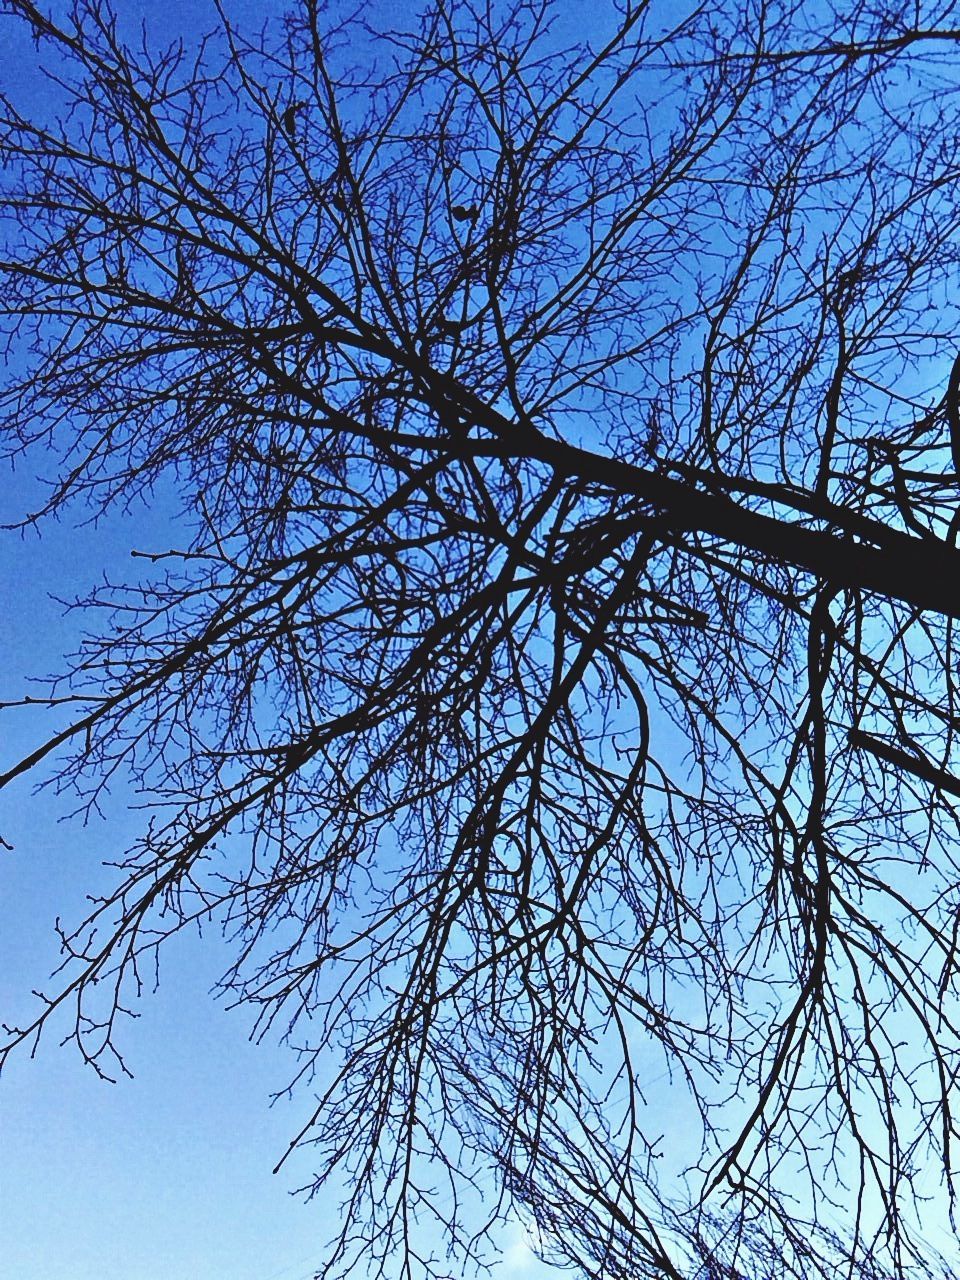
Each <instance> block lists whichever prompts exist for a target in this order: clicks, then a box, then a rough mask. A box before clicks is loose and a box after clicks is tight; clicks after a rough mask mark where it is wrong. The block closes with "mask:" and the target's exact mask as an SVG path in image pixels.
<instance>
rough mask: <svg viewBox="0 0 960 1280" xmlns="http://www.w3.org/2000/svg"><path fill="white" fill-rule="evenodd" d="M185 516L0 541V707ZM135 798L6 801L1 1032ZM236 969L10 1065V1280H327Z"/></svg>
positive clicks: (129, 4)
mask: <svg viewBox="0 0 960 1280" xmlns="http://www.w3.org/2000/svg"><path fill="white" fill-rule="evenodd" d="M118 7H119V9H120V12H121V16H122V19H123V23H124V25H125V26H126V27H128V28H132V27H133V26H134V25H135V24H136V23H137V22H138V21H139V20H140V19H141V18H142V19H144V20H145V21H146V24H147V30H148V35H149V34H153V35H155V37H156V38H157V39H158V40H162V41H164V42H168V41H170V40H172V39H174V38H175V37H176V36H177V35H183V37H184V39H185V40H186V41H187V42H188V43H189V42H191V41H194V40H195V39H196V36H197V34H198V32H199V31H201V30H204V29H206V28H208V27H209V26H211V25H212V24H213V20H214V12H213V6H212V4H209V3H207V2H206V0H201V2H200V3H197V2H196V0H193V2H192V3H188V2H186V0H163V2H162V3H161V2H160V0H145V2H144V0H120V2H119V5H118ZM227 7H228V9H229V13H230V16H231V18H232V20H233V21H234V22H235V23H236V24H237V25H238V26H242V25H244V24H249V25H251V26H254V27H259V26H260V25H261V23H262V22H263V20H264V18H265V17H266V16H267V15H268V14H270V13H276V12H278V11H279V10H280V9H281V8H282V5H280V4H278V3H277V2H276V0H262V2H260V3H250V2H248V0H228V6H227ZM404 7H405V6H403V5H399V4H393V3H388V2H386V0H372V2H371V3H370V4H369V6H368V12H371V13H373V12H375V13H376V14H377V15H378V16H381V17H382V20H383V23H384V25H387V24H389V22H390V21H391V19H392V17H399V16H400V14H401V13H402V11H403V9H404ZM589 11H590V6H589V5H587V4H580V3H577V4H572V3H571V4H570V6H569V9H565V11H564V12H565V14H566V16H567V17H568V18H569V17H570V16H571V15H575V16H576V18H577V20H578V21H580V22H584V21H586V20H588V19H587V18H586V15H587V14H588V13H589ZM0 85H2V86H4V87H8V88H12V89H13V90H14V94H15V96H16V97H18V98H19V100H20V101H30V100H31V98H32V99H33V100H34V101H37V99H38V97H39V95H41V94H42V93H44V86H43V83H42V80H41V79H40V78H39V77H38V75H37V70H36V54H35V50H34V47H33V44H32V42H31V41H30V40H29V39H28V38H25V37H24V35H23V33H22V31H21V30H20V28H19V27H18V26H17V25H16V24H13V23H11V21H10V20H9V19H8V18H0ZM34 470H35V468H30V467H28V468H23V469H21V470H18V471H17V472H15V473H10V472H2V471H0V525H2V524H4V523H8V522H10V521H12V520H16V519H18V518H19V517H20V516H21V515H22V514H23V512H24V510H27V509H29V508H30V506H31V497H32V495H33V493H34V492H35V487H34V482H33V479H32V476H33V471H34ZM171 510H172V503H170V502H169V501H167V502H165V501H164V499H163V495H160V496H159V497H158V499H157V501H156V502H155V503H154V504H153V505H152V506H151V508H150V509H149V510H145V509H141V510H137V511H134V512H132V513H131V515H130V517H129V518H128V519H125V520H124V519H120V518H118V517H117V518H111V520H110V521H109V522H107V523H105V524H103V525H102V526H100V527H99V528H95V527H91V526H86V527H76V526H74V525H71V524H68V523H63V524H60V525H48V526H46V528H45V531H44V533H43V536H42V537H39V536H38V535H37V534H36V533H34V532H31V533H29V534H28V535H26V536H24V537H21V536H20V535H19V534H18V533H15V532H2V531H0V653H2V655H3V662H2V664H0V700H3V699H5V698H15V697H19V696H22V694H23V692H24V681H25V679H26V677H28V676H29V675H43V674H46V673H48V672H51V671H53V670H55V669H56V668H57V667H58V665H59V662H60V658H61V655H62V654H63V653H64V652H65V651H68V650H69V649H70V648H71V647H72V645H73V643H74V642H75V640H76V637H77V625H78V619H75V618H73V617H67V618H64V616H63V610H62V607H61V605H60V604H58V603H57V602H56V601H55V600H54V599H53V598H52V597H54V596H57V597H61V598H69V597H71V596H73V595H76V594H79V593H82V592H83V591H84V590H85V589H87V588H88V587H89V586H90V585H91V584H93V583H95V582H96V581H97V580H98V579H100V578H102V577H103V576H104V575H106V576H108V577H111V578H113V579H114V580H117V579H120V578H122V577H124V576H127V575H129V572H130V558H129V556H130V550H131V548H134V547H136V548H141V549H146V550H158V549H162V548H164V547H166V546H169V545H171V544H172V543H173V542H175V541H177V539H176V537H175V536H171V533H172V531H171V529H170V520H171V516H170V512H171ZM82 518H83V513H82V512H80V511H78V512H77V519H78V520H79V519H82ZM52 727H54V726H53V724H52V723H51V728H52ZM42 736H43V724H42V722H41V721H40V720H39V718H38V717H37V716H34V715H29V716H28V715H26V714H24V713H23V712H17V713H14V714H7V715H5V716H4V717H3V718H2V719H0V770H2V769H3V768H5V767H7V766H8V765H9V763H10V762H11V761H13V760H15V759H17V758H19V757H20V756H22V755H23V754H24V753H25V752H27V751H28V750H30V749H31V748H32V747H34V746H36V745H37V742H38V741H39V740H41V738H42ZM131 798H132V797H130V796H129V795H126V794H123V793H122V792H121V791H119V790H118V791H117V792H116V793H115V794H114V795H113V796H112V798H111V800H110V802H109V804H108V807H107V809H106V813H105V817H104V819H103V820H102V821H94V822H91V823H90V824H89V825H87V826H85V827H84V826H81V825H80V824H78V823H76V822H73V823H69V824H67V823H65V822H63V821H60V819H62V818H63V817H64V815H65V814H66V813H67V811H68V809H69V803H68V801H67V799H66V798H58V797H57V796H55V795H54V794H52V793H51V792H49V791H45V792H42V793H41V794H39V795H37V794H34V791H33V781H32V780H31V781H30V782H29V783H28V784H23V783H21V784H18V785H15V786H13V787H11V788H10V789H9V791H5V792H3V793H0V835H2V836H3V837H5V839H7V840H8V841H10V842H11V843H12V844H13V845H14V846H15V848H14V851H13V852H12V853H6V852H3V851H0V1016H3V1017H4V1018H6V1019H7V1020H10V1021H16V1020H17V1019H18V1018H19V1019H21V1020H22V1019H23V1018H25V1017H26V1016H27V1015H28V1014H29V1012H30V1009H31V1000H30V998H29V992H30V988H31V987H32V986H35V985H38V984H40V985H42V983H43V980H44V979H45V977H46V976H47V975H48V974H49V973H50V971H51V969H52V968H53V967H54V966H55V965H56V963H57V940H56V935H55V932H54V927H53V926H54V920H55V917H56V916H57V914H58V913H62V914H63V916H64V918H65V919H66V920H68V921H75V920H76V919H78V918H80V916H81V915H82V914H83V906H84V897H85V895H86V894H89V893H91V892H95V891H96V888H97V886H98V884H105V883H107V882H108V881H109V880H110V876H109V873H105V872H104V871H103V870H102V868H101V867H100V863H101V861H102V860H103V859H104V858H109V857H110V856H111V853H112V852H113V851H120V850H122V849H124V848H125V847H126V845H127V843H128V841H129V839H130V837H131V835H132V833H133V832H135V831H137V830H139V827H140V815H138V814H136V813H134V814H130V813H129V812H128V811H127V805H128V803H129V801H130V800H131ZM227 956H228V952H227V949H226V948H225V947H224V946H222V945H219V944H218V938H217V935H216V933H215V932H212V933H211V934H210V935H208V936H205V937H204V939H202V940H201V939H198V938H197V937H196V936H195V935H190V936H183V937H181V938H179V939H177V940H175V941H174V942H173V943H172V945H169V946H167V948H166V949H165V957H164V960H163V965H162V969H161V975H160V976H161V982H160V986H159V990H158V991H157V992H156V993H155V994H151V993H147V995H146V997H145V999H144V1000H143V1001H142V1002H141V1004H140V1005H139V1006H138V1010H137V1012H138V1013H139V1015H140V1016H139V1017H138V1019H137V1020H136V1021H132V1022H129V1023H128V1024H127V1026H126V1027H125V1028H124V1029H123V1031H122V1033H121V1036H120V1039H121V1043H122V1045H123V1048H124V1051H125V1060H126V1063H127V1065H128V1067H129V1069H130V1070H131V1071H132V1072H133V1079H127V1078H121V1079H120V1081H119V1082H118V1083H117V1084H115V1085H111V1084H108V1083H105V1082H103V1081H101V1080H99V1079H98V1078H97V1076H96V1075H95V1073H94V1072H93V1071H92V1070H90V1069H86V1068H84V1067H83V1064H82V1062H81V1060H80V1058H79V1055H78V1054H77V1052H76V1050H75V1048H73V1047H72V1046H69V1045H68V1046H66V1047H64V1048H60V1047H59V1046H58V1043H57V1039H58V1038H57V1036H56V1035H53V1034H49V1033H48V1034H47V1035H46V1036H45V1038H44V1040H43V1041H42V1042H41V1044H40V1046H39V1049H38V1052H37V1055H36V1057H35V1059H34V1060H32V1061H31V1060H30V1059H29V1055H28V1053H27V1052H21V1053H20V1054H19V1055H17V1056H16V1057H15V1058H14V1059H13V1060H12V1061H11V1063H10V1065H9V1067H8V1068H7V1069H6V1070H5V1072H4V1077H3V1085H2V1089H0V1280H7V1278H8V1277H9V1280H54V1277H56V1280H307V1278H308V1277H312V1276H313V1275H314V1272H315V1270H316V1267H317V1266H319V1264H320V1260H321V1258H322V1256H323V1253H324V1246H325V1243H326V1242H327V1241H328V1239H329V1238H330V1237H331V1236H332V1235H333V1234H334V1233H335V1231H336V1229H337V1226H338V1220H337V1202H338V1196H337V1192H336V1188H331V1189H330V1190H329V1192H327V1193H325V1194H324V1195H323V1196H322V1197H318V1198H317V1199H315V1200H314V1201H313V1202H311V1203H310V1204H309V1205H304V1203H303V1200H302V1198H298V1197H296V1196H295V1195H291V1192H292V1191H293V1190H294V1189H295V1188H296V1187H297V1186H298V1185H300V1184H301V1183H303V1182H306V1181H307V1180H308V1179H309V1177H310V1175H311V1173H312V1165H311V1161H310V1153H309V1151H306V1152H301V1153H298V1154H297V1155H296V1156H295V1157H293V1158H292V1159H291V1161H290V1162H289V1163H288V1164H287V1165H286V1166H285V1167H284V1169H283V1170H282V1171H281V1172H280V1173H279V1174H277V1175H276V1176H274V1175H273V1174H272V1173H271V1170H272V1168H273V1166H274V1165H275V1164H276V1162H277V1160H278V1159H279V1158H280V1157H281V1156H282V1155H283V1153H284V1152H285V1150H286V1147H287V1143H288V1141H289V1139H290V1137H291V1136H292V1135H293V1134H295V1133H296V1132H298V1131H299V1129H300V1128H301V1126H302V1123H303V1121H304V1119H305V1118H306V1116H308V1115H309V1114H310V1112H311V1111H312V1109H313V1107H312V1097H311V1095H310V1093H309V1091H301V1092H300V1093H299V1094H297V1095H295V1097H294V1099H293V1100H292V1101H291V1100H287V1099H282V1100H281V1101H280V1102H279V1103H277V1105H276V1106H274V1107H270V1105H269V1101H270V1096H271V1094H272V1093H273V1092H275V1091H276V1090H278V1089H282V1087H283V1085H284V1084H285V1083H286V1081H287V1079H288V1078H289V1076H290V1075H292V1074H293V1072H294V1070H295V1061H294V1059H293V1057H292V1056H291V1054H290V1053H289V1051H287V1050H285V1049H283V1048H281V1047H278V1046H276V1045H275V1044H272V1043H266V1044H263V1045H259V1046H257V1045H251V1044H250V1043H249V1041H248V1030H249V1022H250V1016H249V1014H247V1013H245V1012H244V1011H243V1010H240V1011H233V1012H231V1011H228V1010H226V1009H225V1008H224V1007H223V1005H222V1004H218V1003H217V1002H216V1001H215V1000H214V999H213V998H212V996H211V994H210V989H211V987H212V986H213V984H214V983H215V982H216V980H217V978H218V977H219V975H220V973H221V971H222V969H223V968H224V966H225V964H226V961H227ZM68 1030H69V1019H67V1020H65V1021H64V1023H63V1032H64V1033H66V1032H67V1031H68ZM658 1084H659V1085H660V1087H659V1088H657V1085H658ZM649 1096H650V1098H651V1101H652V1105H653V1108H654V1109H655V1110H659V1112H660V1115H661V1117H662V1120H663V1125H664V1128H666V1129H667V1130H669V1129H670V1128H671V1127H672V1128H673V1129H674V1131H675V1132H678V1133H682V1132H684V1131H686V1132H688V1133H689V1132H690V1129H689V1126H685V1124H684V1116H683V1111H682V1109H683V1106H684V1104H685V1097H686V1096H685V1094H683V1093H682V1092H679V1091H677V1092H674V1093H673V1094H672V1095H671V1094H670V1093H669V1092H668V1090H667V1087H666V1085H665V1084H664V1083H663V1077H662V1076H661V1077H660V1078H659V1080H658V1079H656V1078H655V1079H654V1080H653V1081H651V1082H650V1095H649ZM931 1190H933V1188H931ZM936 1242H937V1243H940V1244H946V1243H947V1241H946V1240H939V1239H938V1240H936ZM503 1264H504V1265H503V1266H502V1267H501V1268H500V1270H499V1273H498V1275H499V1278H500V1280H515V1278H516V1280H543V1278H545V1277H547V1276H548V1275H556V1274H557V1273H555V1272H554V1273H551V1272H549V1271H548V1270H547V1269H546V1268H544V1267H542V1266H541V1265H540V1264H539V1263H537V1262H536V1260H535V1258H534V1257H533V1255H532V1254H531V1252H530V1250H529V1248H528V1247H527V1245H526V1243H525V1238H524V1234H523V1230H522V1227H521V1226H520V1224H519V1223H518V1224H515V1225H514V1226H513V1227H512V1228H511V1229H509V1230H508V1231H507V1232H506V1234H505V1237H504V1241H503ZM457 1280H459V1276H458V1275H457Z"/></svg>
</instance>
